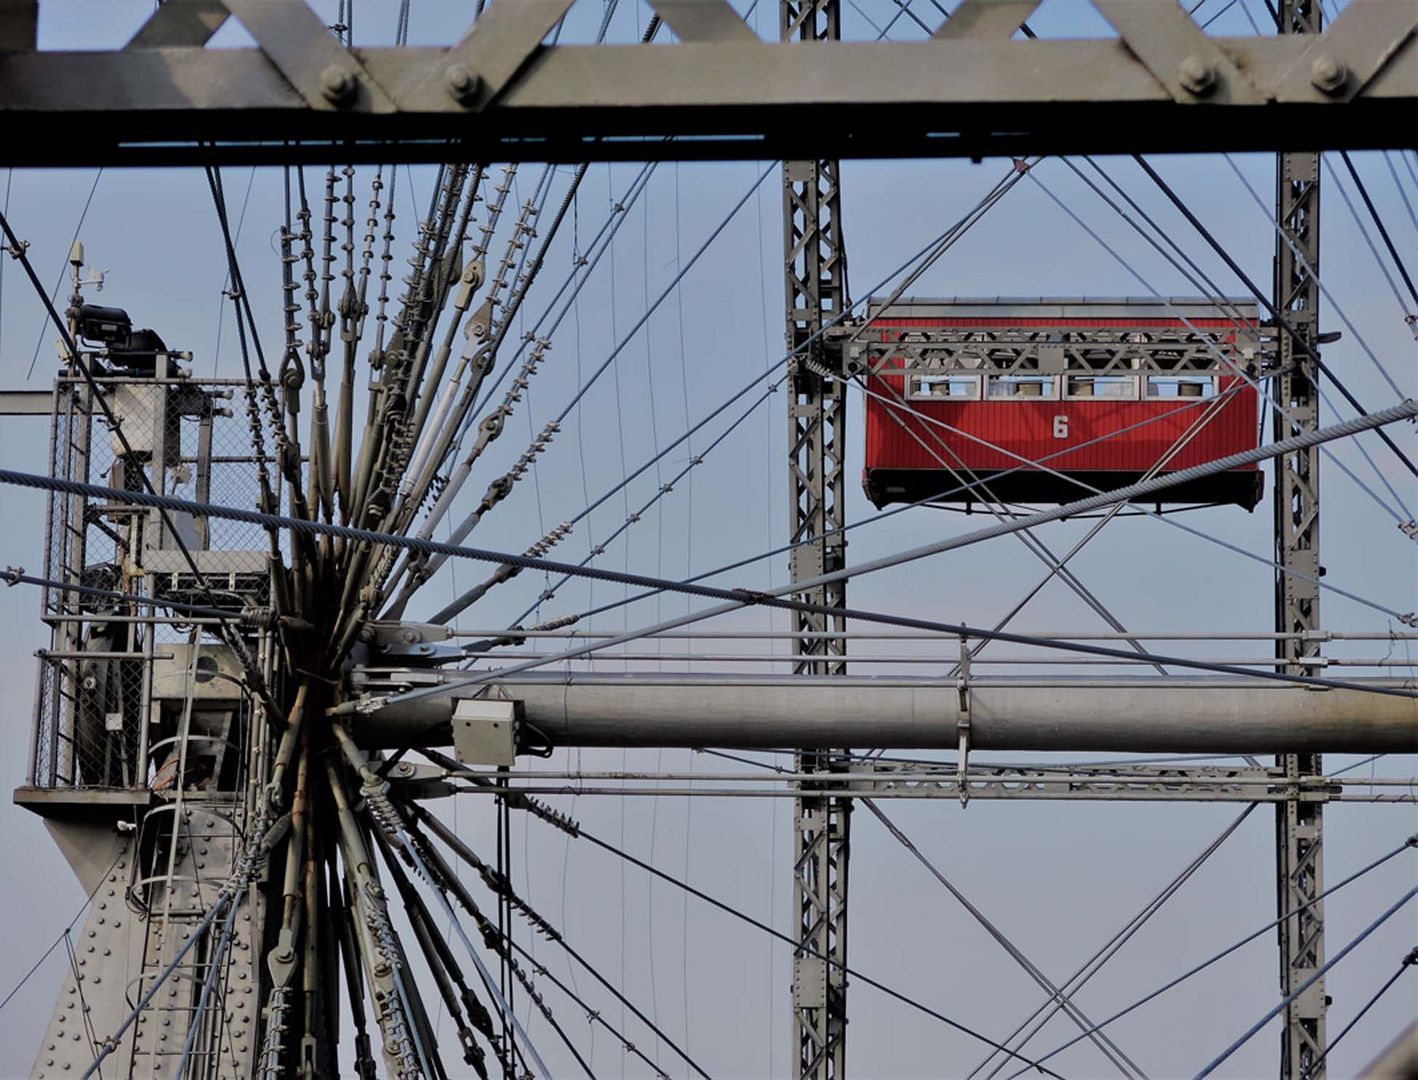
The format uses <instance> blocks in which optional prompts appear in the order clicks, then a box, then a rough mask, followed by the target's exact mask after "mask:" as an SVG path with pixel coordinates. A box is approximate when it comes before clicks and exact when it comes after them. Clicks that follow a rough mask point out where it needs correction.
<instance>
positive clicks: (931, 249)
mask: <svg viewBox="0 0 1418 1080" xmlns="http://www.w3.org/2000/svg"><path fill="white" fill-rule="evenodd" d="M1018 179H1019V174H1018V172H1017V171H1015V172H1011V173H1010V174H1009V175H1008V176H1005V177H1004V178H1002V179H1001V180H1000V181H999V182H998V183H997V184H996V185H995V187H993V188H991V189H990V191H989V192H987V193H986V195H985V196H984V197H983V198H982V199H981V200H980V202H978V203H976V204H975V206H974V207H972V208H971V210H970V211H969V212H967V213H966V214H965V216H964V217H962V218H961V219H960V220H959V221H957V222H956V223H955V224H953V225H952V226H951V227H950V228H948V229H947V230H946V231H945V232H943V233H941V234H940V236H938V237H937V238H936V239H934V240H932V241H931V242H930V243H929V244H927V245H926V246H925V247H924V248H921V249H919V250H918V251H917V252H916V253H915V254H913V255H912V256H911V257H910V258H908V259H907V260H906V261H905V262H904V263H902V264H901V265H900V266H899V267H897V268H896V269H895V270H893V271H892V272H891V273H889V274H887V275H886V276H885V277H884V278H882V280H881V281H879V282H878V283H877V285H876V286H875V287H874V288H873V289H872V290H869V292H875V290H876V289H879V288H881V287H882V286H884V285H885V284H886V283H887V282H888V281H890V280H892V279H893V278H895V277H897V276H899V275H900V274H901V273H903V272H904V271H906V269H907V268H908V267H910V266H911V265H912V264H914V263H917V262H919V261H920V260H922V259H934V258H938V257H939V254H941V253H943V250H944V248H943V247H942V245H946V244H948V243H953V242H954V240H955V239H956V238H958V236H959V235H961V234H962V233H963V230H964V229H967V228H969V226H970V225H971V224H973V223H974V221H977V220H979V216H980V215H982V214H983V213H984V211H986V210H988V209H989V208H990V207H991V206H993V205H994V203H995V202H997V201H998V200H999V198H1000V197H1002V195H1003V194H1004V191H1006V190H1008V188H1007V187H1006V186H1005V185H1008V186H1013V184H1014V183H1017V182H1018ZM866 302H867V300H859V301H857V302H856V303H854V304H852V305H851V306H850V307H844V309H843V310H842V311H841V312H839V313H838V314H837V315H836V316H835V317H833V318H832V319H831V320H830V321H828V322H826V323H825V324H824V325H823V326H822V327H821V328H820V329H819V330H817V331H815V332H814V333H812V334H811V335H809V336H808V337H807V339H805V340H804V341H803V342H802V343H800V344H799V345H798V346H796V347H795V348H794V349H793V350H792V351H790V352H789V353H787V354H786V355H785V356H783V357H782V358H781V359H779V360H778V361H776V362H775V363H773V364H772V365H770V366H766V367H765V368H764V370H763V372H761V373H760V374H757V375H755V376H754V377H753V378H752V379H750V380H749V382H747V383H746V384H745V385H744V386H742V387H741V388H740V389H739V390H737V391H735V392H734V393H733V394H732V395H731V396H730V397H729V398H728V399H727V400H725V401H724V402H722V403H721V404H720V405H719V406H717V407H716V408H715V409H713V410H712V411H710V412H709V413H708V414H707V415H705V416H704V417H703V418H702V419H700V420H699V421H698V422H697V423H695V424H694V425H693V426H692V427H690V428H689V429H688V430H686V431H685V433H684V434H682V435H681V436H679V437H678V438H677V439H675V440H674V441H673V442H671V443H669V444H668V445H666V446H665V448H664V449H663V450H661V451H660V453H659V454H657V455H656V456H655V457H653V458H651V459H650V460H649V461H647V462H645V463H644V464H643V465H641V466H640V467H639V468H638V469H636V470H635V471H634V472H633V473H631V474H630V475H628V476H626V477H624V478H623V479H622V480H621V481H620V482H619V483H617V484H616V485H615V486H614V487H612V488H611V489H610V490H608V491H607V492H606V493H605V494H603V495H601V496H600V497H599V498H598V499H596V500H595V501H594V502H592V503H590V504H588V505H587V506H586V507H585V508H584V509H583V510H582V511H581V512H580V513H578V514H577V515H576V516H575V517H574V518H572V519H570V521H571V523H572V524H575V523H576V522H579V521H581V520H583V519H585V518H587V517H588V516H589V515H590V514H591V513H592V512H594V511H595V510H596V509H597V508H598V507H599V506H601V505H603V504H604V503H605V502H606V501H607V500H608V499H610V498H611V497H612V496H613V495H615V494H616V493H617V492H618V491H620V490H622V489H623V488H625V487H626V486H627V485H629V484H630V483H632V482H634V481H635V480H636V479H637V478H639V477H640V476H641V475H643V474H644V473H645V472H647V471H648V470H649V469H650V468H651V467H652V466H653V465H654V464H655V463H656V462H657V461H658V460H659V459H660V458H662V457H664V456H665V455H666V454H668V453H670V452H671V451H672V450H674V449H675V448H677V447H678V446H680V445H681V444H686V443H688V441H689V439H690V438H692V437H693V436H694V435H695V434H697V433H698V432H699V431H700V430H702V429H703V428H704V427H706V426H708V425H709V424H710V423H711V422H713V421H714V420H715V419H716V418H717V417H718V416H720V415H721V414H722V413H724V412H725V411H726V410H727V409H728V408H729V407H730V406H731V405H733V404H734V403H735V402H736V401H738V400H739V399H741V398H743V397H744V396H745V395H747V394H748V393H749V392H750V391H752V390H753V389H754V388H755V387H757V386H758V385H759V384H760V382H761V381H762V380H764V379H767V378H768V377H769V376H770V375H771V374H772V373H774V372H776V371H778V369H780V368H782V367H784V366H785V365H786V364H787V363H788V362H789V361H790V360H791V359H792V358H793V357H794V356H796V355H798V354H800V353H803V352H805V351H806V350H807V349H809V348H810V347H811V346H812V344H813V343H814V342H815V341H817V340H819V339H820V338H821V337H822V336H823V335H824V334H826V333H827V331H828V330H830V329H831V328H832V327H834V326H836V325H838V324H839V323H841V322H843V321H844V320H845V319H846V318H847V316H849V315H850V314H851V313H852V312H853V311H855V310H856V309H857V308H858V307H860V306H861V305H862V304H864V303H866ZM786 378H787V376H786V374H785V375H781V376H779V377H778V378H777V379H775V380H774V381H772V382H770V383H769V384H768V385H767V387H766V388H765V389H764V390H763V391H762V392H761V393H760V394H759V396H758V397H756V398H755V399H754V400H753V401H752V402H750V403H749V405H748V407H747V408H746V409H745V410H744V411H743V412H742V413H741V414H740V415H739V417H738V418H737V419H736V420H735V421H734V422H733V424H732V425H731V426H730V427H729V429H728V430H726V431H725V432H723V433H722V434H721V435H720V436H719V437H718V438H716V439H715V440H714V441H713V442H712V443H711V444H710V446H709V447H707V448H705V449H703V450H701V451H700V452H699V453H698V454H697V455H694V456H692V457H691V458H690V459H689V463H688V465H686V467H685V468H684V469H682V470H681V471H680V473H679V474H678V475H677V476H676V477H674V478H673V479H672V480H671V481H670V483H669V485H666V486H662V487H661V489H660V490H659V491H658V492H657V493H656V494H655V495H654V496H653V497H652V498H651V500H650V502H648V503H647V504H646V508H647V509H648V508H649V507H650V506H652V505H653V504H654V502H656V501H657V500H658V499H659V498H661V497H663V496H664V495H665V494H668V490H667V489H672V488H673V486H674V485H675V484H677V483H678V482H679V480H680V479H681V478H683V477H684V476H685V475H687V473H688V470H689V469H692V468H693V467H694V466H696V465H698V464H700V463H701V462H702V461H703V459H704V457H705V456H706V455H707V454H708V453H709V451H710V450H712V449H713V448H714V447H715V446H717V445H719V443H721V442H722V441H723V440H724V438H725V437H727V435H728V434H729V432H731V431H733V430H734V429H735V428H737V427H738V426H739V424H741V423H743V422H744V421H745V420H747V419H748V417H749V415H750V414H752V412H753V411H754V410H755V409H757V408H758V407H759V406H760V405H762V404H763V403H764V402H765V401H767V400H768V399H769V398H770V397H771V396H772V395H773V394H774V393H776V391H777V390H778V388H780V387H781V386H782V385H783V382H784V381H785V380H786ZM641 512H642V513H643V510H642V511H641ZM634 521H635V516H634V515H632V516H630V517H628V518H627V520H626V521H625V522H624V523H623V524H622V525H621V526H620V527H619V528H618V529H617V530H616V531H615V533H614V534H613V535H612V536H611V537H608V538H607V539H606V540H604V541H602V542H601V543H600V544H598V545H596V547H595V548H594V549H593V550H592V552H591V554H590V555H588V556H587V557H586V559H584V560H583V561H582V564H581V565H586V564H588V563H589V562H590V561H591V559H593V558H595V556H596V555H598V554H600V552H601V551H603V550H604V549H605V547H606V545H607V544H608V543H610V541H611V540H612V539H614V538H615V537H616V536H619V535H620V534H621V533H622V532H624V531H625V529H626V528H627V527H628V526H629V525H631V524H633V523H634ZM565 583H566V581H565V579H563V580H562V581H561V582H558V583H557V585H556V586H554V587H553V588H552V589H551V590H550V592H552V593H554V592H555V591H556V589H559V588H560V587H561V586H562V585H564V584H565ZM549 598H550V596H549V595H548V594H547V593H543V594H542V595H541V596H540V597H538V600H537V603H536V604H533V605H532V607H530V608H528V609H527V610H526V611H525V612H523V613H522V614H521V615H520V616H519V617H518V618H517V619H515V620H514V622H515V623H520V622H522V620H524V619H526V618H527V617H528V616H529V615H530V614H531V613H532V612H533V611H535V610H536V608H537V606H539V605H540V604H542V603H545V602H546V600H547V599H549ZM448 611H450V608H445V609H444V612H448ZM440 614H443V613H440ZM435 621H437V620H436V618H435Z"/></svg>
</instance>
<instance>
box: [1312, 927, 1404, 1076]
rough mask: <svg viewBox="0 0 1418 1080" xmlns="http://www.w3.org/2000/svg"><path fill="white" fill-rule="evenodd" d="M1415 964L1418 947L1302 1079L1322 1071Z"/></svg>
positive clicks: (1334, 1039)
mask: <svg viewBox="0 0 1418 1080" xmlns="http://www.w3.org/2000/svg"><path fill="white" fill-rule="evenodd" d="M1415 964H1418V947H1415V948H1413V949H1412V950H1411V951H1410V952H1408V953H1407V954H1406V955H1405V956H1404V958H1403V960H1402V962H1401V963H1400V964H1399V965H1398V970H1397V971H1395V972H1394V973H1393V974H1392V975H1390V976H1389V977H1388V978H1387V979H1386V980H1385V981H1384V984H1383V985H1382V986H1380V987H1379V988H1378V989H1377V990H1376V991H1374V995H1373V997H1371V998H1369V1000H1368V1001H1366V1002H1364V1004H1363V1007H1362V1008H1360V1009H1359V1011H1358V1012H1357V1013H1355V1014H1354V1018H1353V1019H1352V1020H1350V1021H1349V1023H1347V1024H1345V1025H1344V1027H1343V1029H1342V1030H1341V1031H1340V1032H1339V1034H1338V1035H1336V1036H1335V1037H1334V1038H1333V1039H1331V1040H1330V1042H1329V1045H1328V1046H1326V1047H1325V1048H1324V1052H1323V1053H1322V1054H1320V1056H1319V1057H1317V1058H1316V1059H1315V1062H1314V1064H1313V1065H1311V1066H1310V1067H1309V1068H1308V1069H1306V1070H1305V1072H1304V1073H1302V1074H1301V1078H1300V1080H1308V1077H1311V1076H1314V1075H1316V1074H1317V1073H1318V1072H1319V1071H1320V1067H1321V1066H1322V1065H1323V1064H1324V1062H1325V1059H1326V1058H1327V1057H1329V1055H1330V1054H1331V1053H1332V1052H1333V1050H1334V1048H1335V1047H1336V1046H1338V1045H1339V1044H1340V1042H1342V1041H1343V1039H1344V1036H1346V1035H1348V1034H1349V1033H1350V1032H1351V1031H1353V1030H1354V1027H1355V1025H1356V1024H1358V1023H1359V1021H1360V1020H1362V1019H1364V1017H1365V1015H1366V1014H1367V1013H1368V1011H1369V1010H1370V1009H1372V1008H1373V1007H1374V1006H1375V1005H1377V1004H1378V1003H1379V999H1380V998H1381V997H1383V996H1384V995H1385V994H1387V993H1388V992H1389V990H1390V989H1392V988H1393V984H1394V983H1396V982H1398V980H1399V978H1400V977H1402V975H1403V973H1404V972H1405V971H1407V970H1408V969H1409V968H1411V967H1413V966H1414V965H1415Z"/></svg>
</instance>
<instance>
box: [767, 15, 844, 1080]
mask: <svg viewBox="0 0 1418 1080" xmlns="http://www.w3.org/2000/svg"><path fill="white" fill-rule="evenodd" d="M779 15H780V24H779V31H780V36H781V39H782V40H783V41H784V42H785V43H793V44H792V45H791V47H792V48H819V47H822V46H821V43H823V42H834V41H837V40H838V39H839V38H840V37H841V7H840V4H839V2H838V0H782V2H781V4H780V6H779ZM838 180H839V171H838V164H837V162H836V161H832V160H824V159H821V158H814V159H812V160H806V161H792V160H789V161H784V163H783V246H784V270H785V286H786V288H785V297H786V301H787V311H786V315H787V344H788V351H789V353H790V354H791V359H790V361H789V364H790V368H789V394H788V507H789V509H788V514H789V526H790V530H791V537H790V538H791V540H792V541H793V543H795V544H800V545H802V546H799V547H795V548H794V549H793V552H792V555H791V556H790V557H789V572H790V574H791V575H792V580H793V581H801V580H806V579H810V578H815V577H819V576H821V575H822V574H824V573H831V572H833V571H835V570H839V569H841V568H842V566H843V565H844V563H845V561H846V547H847V542H846V539H845V537H844V536H843V534H842V532H841V529H842V526H843V525H844V524H845V523H846V519H845V511H846V495H845V491H846V472H845V461H844V457H845V453H846V447H847V435H846V419H847V394H846V387H845V385H844V384H843V383H842V382H840V381H838V380H835V379H828V378H824V374H826V373H827V371H828V365H829V364H831V363H832V358H830V357H829V355H828V353H827V351H826V350H825V349H824V348H823V339H822V331H823V328H824V327H825V326H826V325H827V324H829V323H831V322H833V321H835V320H837V319H839V318H840V317H841V315H842V314H843V312H844V310H845V307H846V303H847V253H846V250H845V248H844V247H843V243H842V208H841V189H840V185H839V182H838ZM837 360H838V364H837V366H838V368H840V354H839V355H838V357H837ZM804 541H810V542H809V543H804ZM793 595H794V597H795V598H797V599H800V600H804V601H807V602H809V603H813V604H819V605H824V606H828V607H841V606H844V605H845V604H846V602H847V583H846V581H838V582H833V583H831V584H829V585H821V586H818V587H816V588H814V589H810V590H807V591H804V592H802V593H794V594H793ZM792 618H793V625H794V627H795V629H797V630H798V631H799V632H800V633H804V634H812V635H820V634H821V633H822V632H823V631H828V630H836V631H845V630H846V627H847V623H846V620H845V619H844V618H842V617H837V616H834V617H829V616H826V615H822V614H817V613H811V612H801V611H799V612H794V613H793V615H792ZM846 649H847V646H846V642H845V641H844V640H843V639H841V638H824V637H821V636H811V637H802V638H797V639H795V640H794V642H793V652H794V654H795V655H796V656H797V657H798V661H797V663H795V664H794V671H795V672H797V673H798V674H804V675H844V674H846V670H847V666H846V663H845V662H844V661H843V660H842V659H840V658H841V657H842V656H844V655H845V653H846ZM846 763H847V759H846V757H845V754H842V753H835V752H833V751H832V750H827V751H823V750H818V749H813V750H804V751H803V752H801V753H800V754H799V755H798V758H797V766H798V771H799V772H802V773H809V774H811V773H819V772H821V773H831V772H834V771H840V770H841V769H842V768H845V767H846ZM813 786H814V785H813V784H812V783H811V782H804V783H803V784H801V785H800V787H801V789H802V794H801V795H800V796H799V797H798V798H797V799H795V800H794V803H793V808H794V815H793V821H794V827H793V856H794V857H793V886H794V887H793V898H794V905H795V910H796V912H797V920H798V940H799V942H800V943H801V946H802V947H800V948H798V949H796V950H795V951H794V954H793V1045H794V1046H795V1047H796V1048H797V1053H798V1063H797V1066H796V1068H797V1075H798V1076H799V1077H802V1078H803V1080H840V1078H841V1077H843V1076H845V1075H846V1051H847V1044H846V1035H847V972H846V963H847V858H848V849H849V834H850V825H851V809H852V806H851V801H850V800H848V799H842V798H837V797H833V796H820V795H816V794H813V792H812V789H813Z"/></svg>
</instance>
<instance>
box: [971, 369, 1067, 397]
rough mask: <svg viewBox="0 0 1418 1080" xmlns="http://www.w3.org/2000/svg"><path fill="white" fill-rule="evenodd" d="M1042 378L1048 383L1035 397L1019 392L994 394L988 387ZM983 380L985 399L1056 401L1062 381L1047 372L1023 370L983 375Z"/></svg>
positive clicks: (1060, 378)
mask: <svg viewBox="0 0 1418 1080" xmlns="http://www.w3.org/2000/svg"><path fill="white" fill-rule="evenodd" d="M1042 379H1047V380H1048V384H1047V386H1046V387H1045V390H1044V393H1042V394H1039V395H1038V396H1037V397H1030V396H1023V395H1019V394H1000V395H998V396H996V395H995V394H992V393H990V388H991V387H992V386H994V385H996V384H997V383H1004V384H1008V383H1020V382H1032V381H1035V380H1042ZM985 380H986V382H985V400H986V401H1058V400H1059V386H1060V383H1061V381H1062V377H1061V376H1059V375H1055V374H1052V373H1049V372H1036V371H1024V372H1016V373H1009V372H1001V373H999V374H994V375H987V376H985Z"/></svg>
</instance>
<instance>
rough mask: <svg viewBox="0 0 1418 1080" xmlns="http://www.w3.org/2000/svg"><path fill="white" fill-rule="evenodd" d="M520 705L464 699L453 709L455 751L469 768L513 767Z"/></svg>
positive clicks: (492, 699) (490, 700)
mask: <svg viewBox="0 0 1418 1080" xmlns="http://www.w3.org/2000/svg"><path fill="white" fill-rule="evenodd" d="M516 721H517V703H516V702H514V701H499V700H497V699H495V698H460V699H459V700H458V701H457V702H455V703H454V706H453V750H454V753H456V754H457V757H458V760H459V761H461V762H463V763H464V764H467V765H511V764H513V763H514V762H515V761H516V757H517V744H516V738H517V731H516Z"/></svg>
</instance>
